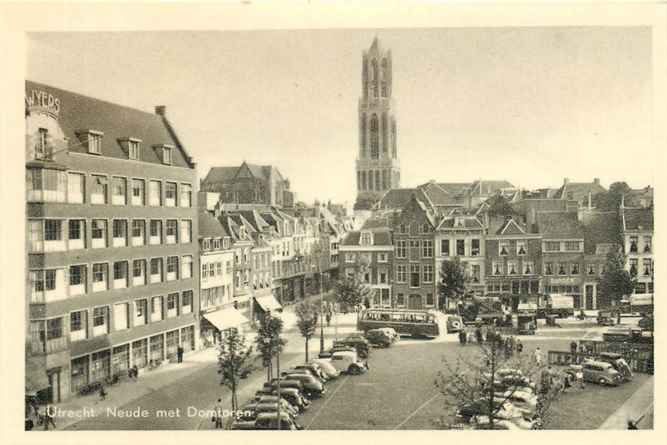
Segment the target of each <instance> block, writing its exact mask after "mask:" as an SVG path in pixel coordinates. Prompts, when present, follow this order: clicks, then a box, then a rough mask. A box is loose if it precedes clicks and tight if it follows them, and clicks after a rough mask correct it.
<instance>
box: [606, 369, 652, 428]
mask: <svg viewBox="0 0 667 445" xmlns="http://www.w3.org/2000/svg"><path fill="white" fill-rule="evenodd" d="M653 379H654V376H651V377H649V379H648V380H647V381H646V383H644V384H643V385H642V386H641V387H640V388H639V389H638V390H637V391H635V393H634V394H633V395H632V396H631V397H630V398H629V399H628V400H626V401H625V403H623V405H621V407H620V408H618V409H617V410H616V412H614V413H613V414H612V415H611V416H609V417H608V418H607V420H605V421H604V423H603V424H602V425H600V427H599V428H598V429H601V430H626V429H627V427H628V420H637V419H638V418H639V417H641V416H643V415H646V416H647V417H650V416H651V415H652V414H651V413H652V412H653ZM649 420H650V419H649ZM648 423H649V422H647V421H646V419H642V422H640V424H639V426H640V427H641V428H642V429H644V428H652V427H653V425H648ZM651 423H652V422H651Z"/></svg>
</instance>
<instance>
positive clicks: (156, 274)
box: [151, 258, 162, 283]
mask: <svg viewBox="0 0 667 445" xmlns="http://www.w3.org/2000/svg"><path fill="white" fill-rule="evenodd" d="M160 281H162V258H152V259H151V283H159V282H160Z"/></svg>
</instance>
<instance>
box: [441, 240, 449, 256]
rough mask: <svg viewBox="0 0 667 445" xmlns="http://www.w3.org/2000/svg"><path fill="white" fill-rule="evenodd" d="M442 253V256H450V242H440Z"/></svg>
mask: <svg viewBox="0 0 667 445" xmlns="http://www.w3.org/2000/svg"><path fill="white" fill-rule="evenodd" d="M440 253H441V255H442V256H449V240H448V239H443V240H440Z"/></svg>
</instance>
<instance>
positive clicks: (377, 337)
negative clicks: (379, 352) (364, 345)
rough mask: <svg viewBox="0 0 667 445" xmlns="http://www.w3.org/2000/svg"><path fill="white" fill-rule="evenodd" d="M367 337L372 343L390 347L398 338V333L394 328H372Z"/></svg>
mask: <svg viewBox="0 0 667 445" xmlns="http://www.w3.org/2000/svg"><path fill="white" fill-rule="evenodd" d="M390 331H391V332H390ZM366 339H367V340H368V342H369V343H370V344H371V345H374V346H380V347H383V348H388V347H389V346H391V345H392V344H394V342H395V341H397V340H398V334H396V331H394V330H393V329H392V328H379V329H370V330H369V331H368V332H366Z"/></svg>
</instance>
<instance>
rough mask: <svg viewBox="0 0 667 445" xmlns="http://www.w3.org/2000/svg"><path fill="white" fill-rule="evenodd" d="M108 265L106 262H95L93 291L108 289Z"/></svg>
mask: <svg viewBox="0 0 667 445" xmlns="http://www.w3.org/2000/svg"><path fill="white" fill-rule="evenodd" d="M107 267H108V265H107V264H106V263H96V264H93V292H98V291H102V290H107Z"/></svg>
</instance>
